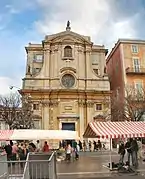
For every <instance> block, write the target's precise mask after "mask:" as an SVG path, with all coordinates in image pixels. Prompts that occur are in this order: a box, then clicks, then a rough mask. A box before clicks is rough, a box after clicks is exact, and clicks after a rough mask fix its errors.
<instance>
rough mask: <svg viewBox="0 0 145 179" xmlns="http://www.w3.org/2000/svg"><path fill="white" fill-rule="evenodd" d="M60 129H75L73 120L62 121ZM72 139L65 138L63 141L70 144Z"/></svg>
mask: <svg viewBox="0 0 145 179" xmlns="http://www.w3.org/2000/svg"><path fill="white" fill-rule="evenodd" d="M62 130H68V131H75V122H63V123H62ZM72 142H73V140H65V141H63V143H65V144H70V145H71V146H72Z"/></svg>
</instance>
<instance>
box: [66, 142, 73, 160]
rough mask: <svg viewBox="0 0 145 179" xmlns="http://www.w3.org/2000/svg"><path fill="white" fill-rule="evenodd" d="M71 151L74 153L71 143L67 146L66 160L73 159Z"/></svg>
mask: <svg viewBox="0 0 145 179" xmlns="http://www.w3.org/2000/svg"><path fill="white" fill-rule="evenodd" d="M71 153H72V147H71V145H70V144H68V145H67V147H66V161H70V160H71Z"/></svg>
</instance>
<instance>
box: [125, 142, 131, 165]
mask: <svg viewBox="0 0 145 179" xmlns="http://www.w3.org/2000/svg"><path fill="white" fill-rule="evenodd" d="M125 148H126V150H127V157H128V160H127V162H128V165H130V159H131V141H130V139H128V140H127V142H126V144H125Z"/></svg>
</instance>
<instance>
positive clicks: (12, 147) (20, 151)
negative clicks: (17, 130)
mask: <svg viewBox="0 0 145 179" xmlns="http://www.w3.org/2000/svg"><path fill="white" fill-rule="evenodd" d="M2 149H3V153H6V154H7V160H8V161H16V160H21V161H23V160H26V158H27V155H28V153H29V152H40V151H41V152H49V150H50V149H49V145H48V144H47V141H45V142H44V145H43V147H41V145H40V142H39V140H37V142H36V143H33V142H30V143H28V142H21V143H20V142H13V141H10V142H8V143H7V144H6V145H5V146H3V147H2ZM12 164H13V165H15V163H14V162H13V163H12ZM20 164H21V166H22V167H23V163H22V162H21V163H20Z"/></svg>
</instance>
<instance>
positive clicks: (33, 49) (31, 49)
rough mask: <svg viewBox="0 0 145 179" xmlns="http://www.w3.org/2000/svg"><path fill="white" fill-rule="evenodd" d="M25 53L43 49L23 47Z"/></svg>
mask: <svg viewBox="0 0 145 179" xmlns="http://www.w3.org/2000/svg"><path fill="white" fill-rule="evenodd" d="M25 50H26V52H27V53H28V52H29V51H43V47H25Z"/></svg>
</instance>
